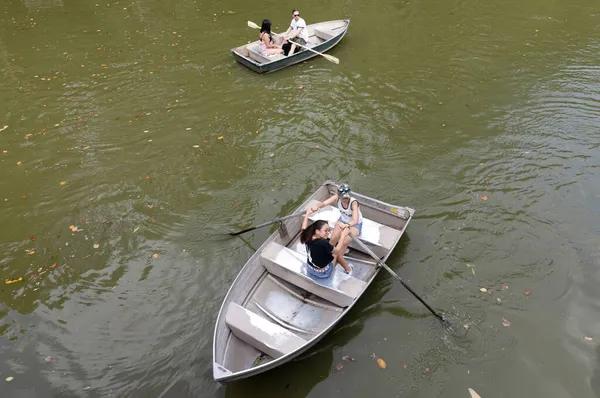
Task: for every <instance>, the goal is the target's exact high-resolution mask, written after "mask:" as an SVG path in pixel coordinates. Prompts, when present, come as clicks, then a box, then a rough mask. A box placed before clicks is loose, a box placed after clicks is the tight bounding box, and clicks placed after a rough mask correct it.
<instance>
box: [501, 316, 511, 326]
mask: <svg viewBox="0 0 600 398" xmlns="http://www.w3.org/2000/svg"><path fill="white" fill-rule="evenodd" d="M502 325H504V327H509V326H510V321H509V320H508V319H506V318H502Z"/></svg>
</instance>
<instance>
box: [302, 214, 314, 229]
mask: <svg viewBox="0 0 600 398" xmlns="http://www.w3.org/2000/svg"><path fill="white" fill-rule="evenodd" d="M312 213H313V211H312V209H306V214H304V221H302V228H301V229H302V231H304V230H305V229H306V228H307V227H308V216H310V215H311V214H312Z"/></svg>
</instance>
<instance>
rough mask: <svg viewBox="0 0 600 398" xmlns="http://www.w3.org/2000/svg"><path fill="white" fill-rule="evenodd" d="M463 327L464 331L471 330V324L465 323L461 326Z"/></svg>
mask: <svg viewBox="0 0 600 398" xmlns="http://www.w3.org/2000/svg"><path fill="white" fill-rule="evenodd" d="M463 327H464V328H465V329H467V330H469V328H471V324H470V323H465V324H464V325H463Z"/></svg>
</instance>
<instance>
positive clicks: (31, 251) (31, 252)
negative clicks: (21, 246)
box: [25, 249, 35, 256]
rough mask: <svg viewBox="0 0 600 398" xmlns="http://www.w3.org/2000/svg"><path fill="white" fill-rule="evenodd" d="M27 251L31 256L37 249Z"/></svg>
mask: <svg viewBox="0 0 600 398" xmlns="http://www.w3.org/2000/svg"><path fill="white" fill-rule="evenodd" d="M25 251H26V252H27V254H29V255H30V256H31V255H33V254H35V250H34V249H31V250H25Z"/></svg>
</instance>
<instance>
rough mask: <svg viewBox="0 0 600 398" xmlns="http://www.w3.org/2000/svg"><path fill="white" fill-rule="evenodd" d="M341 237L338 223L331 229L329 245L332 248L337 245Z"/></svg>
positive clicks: (340, 226)
mask: <svg viewBox="0 0 600 398" xmlns="http://www.w3.org/2000/svg"><path fill="white" fill-rule="evenodd" d="M341 236H342V223H341V222H339V221H338V222H336V223H335V227H334V228H333V233H332V234H331V238H330V239H329V243H331V244H332V245H333V246H335V245H337V243H338V241H339V240H340V237H341Z"/></svg>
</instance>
